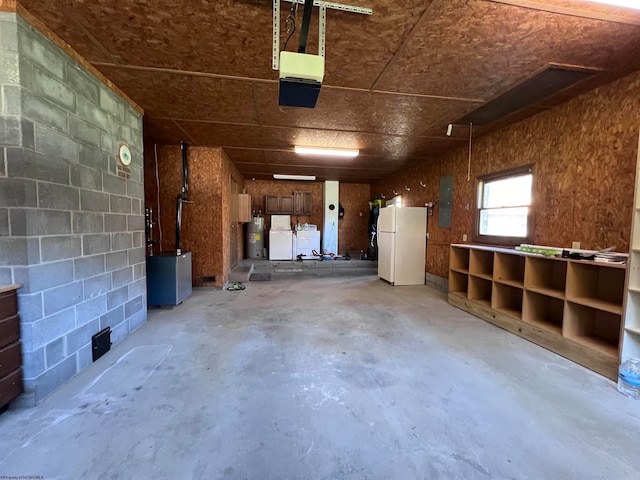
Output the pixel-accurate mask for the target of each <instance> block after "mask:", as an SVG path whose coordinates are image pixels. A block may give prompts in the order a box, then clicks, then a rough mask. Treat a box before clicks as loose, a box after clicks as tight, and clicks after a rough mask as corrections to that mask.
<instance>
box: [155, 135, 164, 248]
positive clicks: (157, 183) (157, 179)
mask: <svg viewBox="0 0 640 480" xmlns="http://www.w3.org/2000/svg"><path fill="white" fill-rule="evenodd" d="M153 158H154V160H155V163H156V165H155V166H156V202H157V205H158V232H159V242H160V245H159V248H160V252H161V253H162V224H161V223H160V175H159V173H158V144H157V143H155V144H154V145H153Z"/></svg>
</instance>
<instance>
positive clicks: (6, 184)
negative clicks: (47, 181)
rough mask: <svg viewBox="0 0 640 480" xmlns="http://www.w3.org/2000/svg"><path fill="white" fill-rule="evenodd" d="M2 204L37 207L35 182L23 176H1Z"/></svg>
mask: <svg viewBox="0 0 640 480" xmlns="http://www.w3.org/2000/svg"><path fill="white" fill-rule="evenodd" d="M0 206H3V207H35V206H36V184H35V182H32V181H30V180H23V179H21V178H0Z"/></svg>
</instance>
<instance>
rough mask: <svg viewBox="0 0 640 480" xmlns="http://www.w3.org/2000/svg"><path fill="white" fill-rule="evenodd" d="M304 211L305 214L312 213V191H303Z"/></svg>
mask: <svg viewBox="0 0 640 480" xmlns="http://www.w3.org/2000/svg"><path fill="white" fill-rule="evenodd" d="M302 213H303V214H304V215H311V192H304V193H303V208H302Z"/></svg>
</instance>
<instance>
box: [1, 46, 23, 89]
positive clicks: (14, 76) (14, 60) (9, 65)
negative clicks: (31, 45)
mask: <svg viewBox="0 0 640 480" xmlns="http://www.w3.org/2000/svg"><path fill="white" fill-rule="evenodd" d="M2 83H4V84H9V85H16V84H18V83H20V62H19V61H18V54H17V53H16V52H0V84H2Z"/></svg>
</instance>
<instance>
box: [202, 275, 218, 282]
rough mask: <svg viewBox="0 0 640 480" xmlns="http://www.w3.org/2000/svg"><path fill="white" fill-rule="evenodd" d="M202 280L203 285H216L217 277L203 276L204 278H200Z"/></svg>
mask: <svg viewBox="0 0 640 480" xmlns="http://www.w3.org/2000/svg"><path fill="white" fill-rule="evenodd" d="M200 280H202V283H215V281H216V276H215V275H208V276H207V275H203V276H202V277H200Z"/></svg>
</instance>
